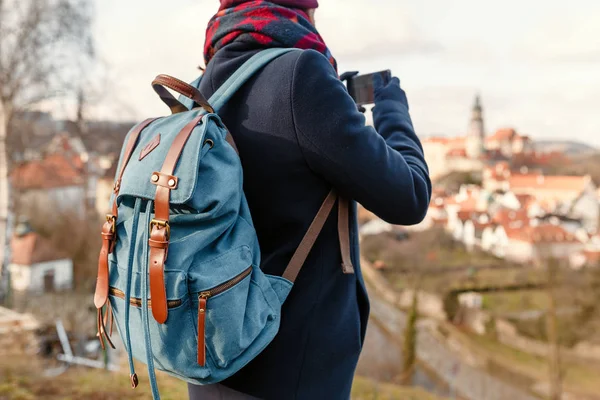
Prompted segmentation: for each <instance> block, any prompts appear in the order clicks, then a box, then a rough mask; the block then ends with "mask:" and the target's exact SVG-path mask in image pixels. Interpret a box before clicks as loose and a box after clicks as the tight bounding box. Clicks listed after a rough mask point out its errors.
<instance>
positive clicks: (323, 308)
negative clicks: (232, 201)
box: [189, 0, 431, 400]
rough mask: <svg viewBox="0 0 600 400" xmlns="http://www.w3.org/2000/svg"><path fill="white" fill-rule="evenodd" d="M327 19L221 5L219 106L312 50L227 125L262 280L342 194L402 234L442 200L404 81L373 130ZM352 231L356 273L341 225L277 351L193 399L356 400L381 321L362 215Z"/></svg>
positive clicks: (326, 241) (379, 95) (394, 85)
mask: <svg viewBox="0 0 600 400" xmlns="http://www.w3.org/2000/svg"><path fill="white" fill-rule="evenodd" d="M317 6H318V4H317V0H271V1H270V2H267V1H244V0H221V7H220V11H219V13H218V14H217V15H215V16H214V17H213V18H212V20H211V21H210V22H209V25H208V29H207V36H206V45H205V54H204V55H205V61H206V63H207V68H206V71H205V74H204V77H203V79H202V83H201V86H200V90H201V92H202V93H203V94H204V96H206V98H209V97H210V96H211V95H212V94H213V93H214V92H215V91H216V90H217V89H218V88H219V86H220V85H221V84H223V83H224V82H225V80H226V79H227V78H228V77H229V76H230V75H231V74H232V73H233V72H234V71H235V70H236V69H237V68H239V67H240V66H241V65H242V64H243V63H244V62H245V61H247V60H248V59H249V58H250V57H251V56H252V55H254V54H255V53H256V52H258V51H260V50H261V49H265V48H269V47H297V48H300V49H304V50H306V51H302V52H299V51H298V52H291V53H288V54H286V55H283V56H281V57H280V58H278V59H276V60H275V61H273V62H271V63H270V64H269V65H267V66H266V67H265V68H264V69H263V70H262V71H260V72H259V73H258V74H257V75H256V76H255V77H254V78H252V79H251V80H250V81H249V82H248V83H247V84H246V85H245V86H244V87H243V88H242V89H241V90H240V91H239V92H238V93H237V94H236V95H235V96H234V97H233V98H232V100H230V101H229V103H228V104H227V105H226V106H225V107H224V108H223V109H222V111H221V113H220V115H221V117H222V119H223V121H224V123H225V124H226V125H227V127H228V129H229V130H230V132H231V133H232V135H233V137H234V139H235V142H236V144H237V147H238V149H239V152H240V156H241V159H242V164H243V168H244V189H245V193H246V196H247V199H248V202H249V206H250V210H251V213H252V218H253V221H254V225H255V227H256V231H257V234H258V238H259V242H260V245H261V251H262V263H261V268H262V269H263V270H264V271H265V272H266V273H269V274H274V275H281V274H282V273H283V270H284V268H285V266H286V265H287V263H288V261H289V260H290V258H291V256H292V254H293V252H294V251H295V249H296V247H297V246H298V244H299V243H300V241H301V240H302V237H303V235H304V233H305V232H306V230H307V228H308V226H309V225H310V223H311V221H312V220H313V218H314V216H315V215H316V213H317V211H318V209H319V207H320V205H321V203H322V202H323V199H325V197H326V196H327V194H328V192H329V191H330V190H331V188H332V187H334V188H335V189H336V190H337V191H338V193H339V194H340V195H341V196H343V197H345V198H348V199H352V200H356V201H358V202H360V203H361V204H362V205H363V206H364V207H366V208H367V209H369V210H371V211H372V212H374V213H375V214H376V215H378V216H379V217H381V218H382V219H384V220H386V221H388V222H390V223H394V224H403V225H410V224H416V223H418V222H420V221H421V220H422V219H423V218H424V216H425V213H426V211H427V208H428V204H429V199H430V192H431V183H430V180H429V177H428V170H427V165H426V163H425V160H424V157H423V150H422V147H421V144H420V143H419V140H418V139H417V136H416V135H415V133H414V130H413V127H412V123H411V120H410V116H409V113H408V105H407V101H406V96H405V94H404V92H403V91H402V89H401V88H400V85H399V80H398V79H397V78H394V79H393V80H392V81H391V83H389V84H388V85H387V86H385V87H384V86H382V84H381V82H377V84H378V87H377V88H376V100H375V109H374V112H373V113H374V122H375V129H373V128H372V127H367V126H365V118H364V116H363V114H361V113H360V112H359V111H358V110H357V107H356V104H355V103H354V102H353V100H352V98H351V97H350V96H349V95H348V93H347V91H346V89H345V86H344V84H343V83H342V82H341V81H340V79H339V78H338V74H337V70H336V61H335V59H334V58H333V57H332V55H331V53H330V52H329V50H328V49H327V46H326V45H325V43H324V41H323V39H322V38H321V36H320V35H319V34H318V32H317V30H316V28H315V26H314V11H315V8H317ZM350 230H351V232H350V233H351V243H352V261H353V264H354V266H355V270H356V273H355V274H354V275H351V274H344V273H342V271H341V267H340V264H341V262H342V261H341V257H340V245H339V241H338V232H337V213H336V212H333V213H332V215H331V217H330V218H329V220H328V221H327V223H326V225H325V227H324V229H323V231H322V232H321V235H320V236H319V238H318V240H317V242H316V244H315V247H314V248H313V250H312V251H311V253H310V255H309V257H308V259H307V261H306V263H305V264H304V267H303V268H302V270H301V272H300V275H299V277H298V279H297V281H296V284H295V286H294V288H293V290H292V292H291V294H290V296H289V297H288V299H287V301H286V302H285V304H284V306H283V311H282V314H283V316H282V321H281V328H280V332H279V334H278V336H277V337H276V338H275V340H274V341H273V342H272V343H271V344H270V345H269V346H268V347H267V349H265V350H264V352H262V353H261V354H260V355H259V357H257V358H256V359H255V360H253V361H252V362H251V363H250V364H248V365H247V366H246V367H245V368H244V369H242V370H241V371H240V372H239V373H237V374H236V375H234V376H233V377H232V378H230V379H228V380H226V381H224V382H223V383H222V384H221V385H211V386H203V387H202V386H192V385H190V387H189V391H190V397H191V398H192V399H207V398H209V399H210V398H231V399H237V398H240V399H244V398H260V399H268V400H270V399H274V400H284V399H285V400H287V399H327V400H333V399H348V398H349V396H350V389H351V386H352V378H353V375H354V371H355V368H356V364H357V361H358V357H359V355H360V352H361V348H362V344H363V339H364V337H365V330H366V326H367V319H368V314H369V304H368V299H367V294H366V291H365V287H364V283H363V280H362V276H361V273H360V268H359V265H358V264H359V249H358V237H357V223H356V208H355V207H351V221H350Z"/></svg>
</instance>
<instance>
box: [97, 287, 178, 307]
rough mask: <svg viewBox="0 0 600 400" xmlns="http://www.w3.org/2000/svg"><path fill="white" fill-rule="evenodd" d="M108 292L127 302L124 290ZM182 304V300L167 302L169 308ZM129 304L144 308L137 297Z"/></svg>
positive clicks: (150, 301)
mask: <svg viewBox="0 0 600 400" xmlns="http://www.w3.org/2000/svg"><path fill="white" fill-rule="evenodd" d="M108 292H109V294H111V295H112V296H115V297H118V298H120V299H123V300H125V293H124V292H123V291H122V290H119V289H117V288H114V287H110V288H109V290H108ZM181 303H182V301H181V300H169V301H167V308H175V307H179V306H180V305H181ZM129 304H131V305H132V306H134V307H139V308H141V307H142V299H140V298H137V297H130V298H129ZM148 308H152V300H151V299H149V300H148Z"/></svg>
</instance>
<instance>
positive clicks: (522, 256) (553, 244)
mask: <svg viewBox="0 0 600 400" xmlns="http://www.w3.org/2000/svg"><path fill="white" fill-rule="evenodd" d="M503 230H504V233H505V235H506V237H507V239H508V243H507V245H506V246H505V248H504V249H503V252H504V257H505V258H507V259H509V260H511V261H516V262H534V263H537V262H540V261H543V260H544V259H547V258H557V259H568V258H569V257H570V255H572V254H574V253H577V252H579V251H581V250H583V247H584V245H583V243H581V242H580V241H579V240H577V238H576V237H575V235H573V234H571V233H569V232H567V231H566V230H565V229H564V228H562V227H561V226H559V225H552V224H544V225H537V226H528V227H525V228H520V229H510V228H509V229H506V228H503Z"/></svg>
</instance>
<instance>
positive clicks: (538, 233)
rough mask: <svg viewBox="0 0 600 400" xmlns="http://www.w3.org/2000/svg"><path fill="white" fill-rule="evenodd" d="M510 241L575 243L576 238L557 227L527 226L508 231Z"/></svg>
mask: <svg viewBox="0 0 600 400" xmlns="http://www.w3.org/2000/svg"><path fill="white" fill-rule="evenodd" d="M505 231H506V235H507V236H508V237H509V238H510V239H514V240H519V241H522V242H527V243H532V244H534V243H577V242H578V240H577V238H576V237H575V236H574V235H572V234H571V233H569V232H567V231H566V230H565V229H564V228H562V227H561V226H559V225H550V224H546V225H538V226H527V227H525V228H521V229H508V230H506V229H505Z"/></svg>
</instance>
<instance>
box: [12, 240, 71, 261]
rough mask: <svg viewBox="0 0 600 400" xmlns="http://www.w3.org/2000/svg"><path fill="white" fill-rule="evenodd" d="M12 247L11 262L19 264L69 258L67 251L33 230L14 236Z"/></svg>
mask: <svg viewBox="0 0 600 400" xmlns="http://www.w3.org/2000/svg"><path fill="white" fill-rule="evenodd" d="M10 247H11V262H12V263H14V264H19V265H33V264H37V263H41V262H45V261H54V260H61V259H64V258H67V256H66V255H65V253H63V252H62V251H59V250H57V249H56V246H54V245H53V244H52V243H50V241H49V240H47V239H45V238H43V237H41V236H40V235H38V234H37V233H33V232H30V233H27V234H25V235H23V236H14V237H13V238H12V240H11V243H10Z"/></svg>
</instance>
